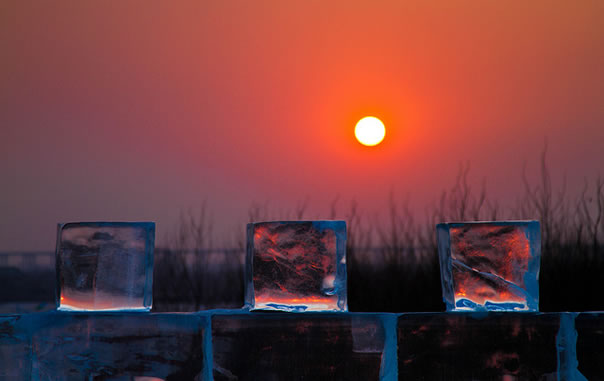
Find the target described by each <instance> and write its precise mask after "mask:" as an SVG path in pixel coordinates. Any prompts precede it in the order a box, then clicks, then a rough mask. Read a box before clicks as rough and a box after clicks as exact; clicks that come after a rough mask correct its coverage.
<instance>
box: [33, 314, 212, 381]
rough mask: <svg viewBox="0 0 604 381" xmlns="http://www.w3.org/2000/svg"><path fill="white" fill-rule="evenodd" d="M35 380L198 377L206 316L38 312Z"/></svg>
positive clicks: (186, 379) (201, 362)
mask: <svg viewBox="0 0 604 381" xmlns="http://www.w3.org/2000/svg"><path fill="white" fill-rule="evenodd" d="M41 315H42V316H41V317H40V321H39V323H37V328H36V329H35V331H34V334H33V338H32V341H33V364H32V376H33V377H32V378H33V379H35V380H65V381H71V380H74V381H75V380H78V381H79V380H141V381H142V380H154V381H159V380H166V381H167V380H183V381H188V380H190V381H192V380H198V379H201V378H200V377H201V375H202V369H203V364H204V353H203V342H204V335H205V327H206V326H207V325H208V324H209V322H208V320H207V319H209V318H207V317H205V316H202V315H199V314H137V313H120V314H117V313H112V314H109V313H61V312H52V313H46V314H41Z"/></svg>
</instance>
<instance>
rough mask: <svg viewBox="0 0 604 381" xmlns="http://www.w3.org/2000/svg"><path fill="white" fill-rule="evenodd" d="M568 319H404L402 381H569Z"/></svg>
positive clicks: (478, 315)
mask: <svg viewBox="0 0 604 381" xmlns="http://www.w3.org/2000/svg"><path fill="white" fill-rule="evenodd" d="M562 317H563V315H562V314H559V313H552V314H541V313H514V312H489V313H485V312H471V313H418V314H404V315H402V316H400V317H399V319H398V336H397V337H398V374H399V379H400V380H447V381H458V380H459V381H466V380H563V379H564V380H565V379H567V378H564V377H563V375H562V373H560V371H559V369H560V368H561V365H562V362H563V360H564V358H565V357H567V356H566V354H565V353H563V352H565V351H567V350H569V349H570V350H572V348H566V347H565V346H563V345H558V344H559V343H560V341H559V339H560V334H561V331H563V329H564V327H563V326H562V325H561V318H562Z"/></svg>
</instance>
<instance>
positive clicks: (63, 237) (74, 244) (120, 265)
mask: <svg viewBox="0 0 604 381" xmlns="http://www.w3.org/2000/svg"><path fill="white" fill-rule="evenodd" d="M154 241H155V224H154V223H152V222H132V223H130V222H83V223H67V224H59V227H58V234H57V253H56V257H57V309H59V310H66V311H70V310H71V311H92V310H109V311H111V310H142V311H148V310H150V309H151V304H152V288H153V248H154Z"/></svg>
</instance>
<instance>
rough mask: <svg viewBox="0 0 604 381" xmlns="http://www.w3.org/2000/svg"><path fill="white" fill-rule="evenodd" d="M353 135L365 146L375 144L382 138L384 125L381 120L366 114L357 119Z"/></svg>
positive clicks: (384, 129)
mask: <svg viewBox="0 0 604 381" xmlns="http://www.w3.org/2000/svg"><path fill="white" fill-rule="evenodd" d="M354 136H356V138H357V140H358V141H359V143H361V144H362V145H365V146H375V145H378V144H380V143H381V142H382V140H384V136H386V127H384V123H382V121H381V120H379V119H378V118H376V117H374V116H366V117H364V118H363V119H361V120H359V121H358V123H357V125H356V127H355V128H354Z"/></svg>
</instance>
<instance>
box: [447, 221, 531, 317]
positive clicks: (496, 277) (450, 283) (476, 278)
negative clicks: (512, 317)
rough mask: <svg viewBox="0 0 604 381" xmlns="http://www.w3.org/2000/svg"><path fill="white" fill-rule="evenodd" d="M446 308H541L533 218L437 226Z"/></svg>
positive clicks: (524, 309)
mask: <svg viewBox="0 0 604 381" xmlns="http://www.w3.org/2000/svg"><path fill="white" fill-rule="evenodd" d="M436 230H437V236H438V251H439V259H440V273H441V281H442V288H443V300H444V301H445V304H446V307H447V311H456V310H514V311H538V310H539V283H538V278H539V261H540V257H541V236H540V230H539V222H537V221H506V222H464V223H445V224H438V225H437V226H436Z"/></svg>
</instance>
